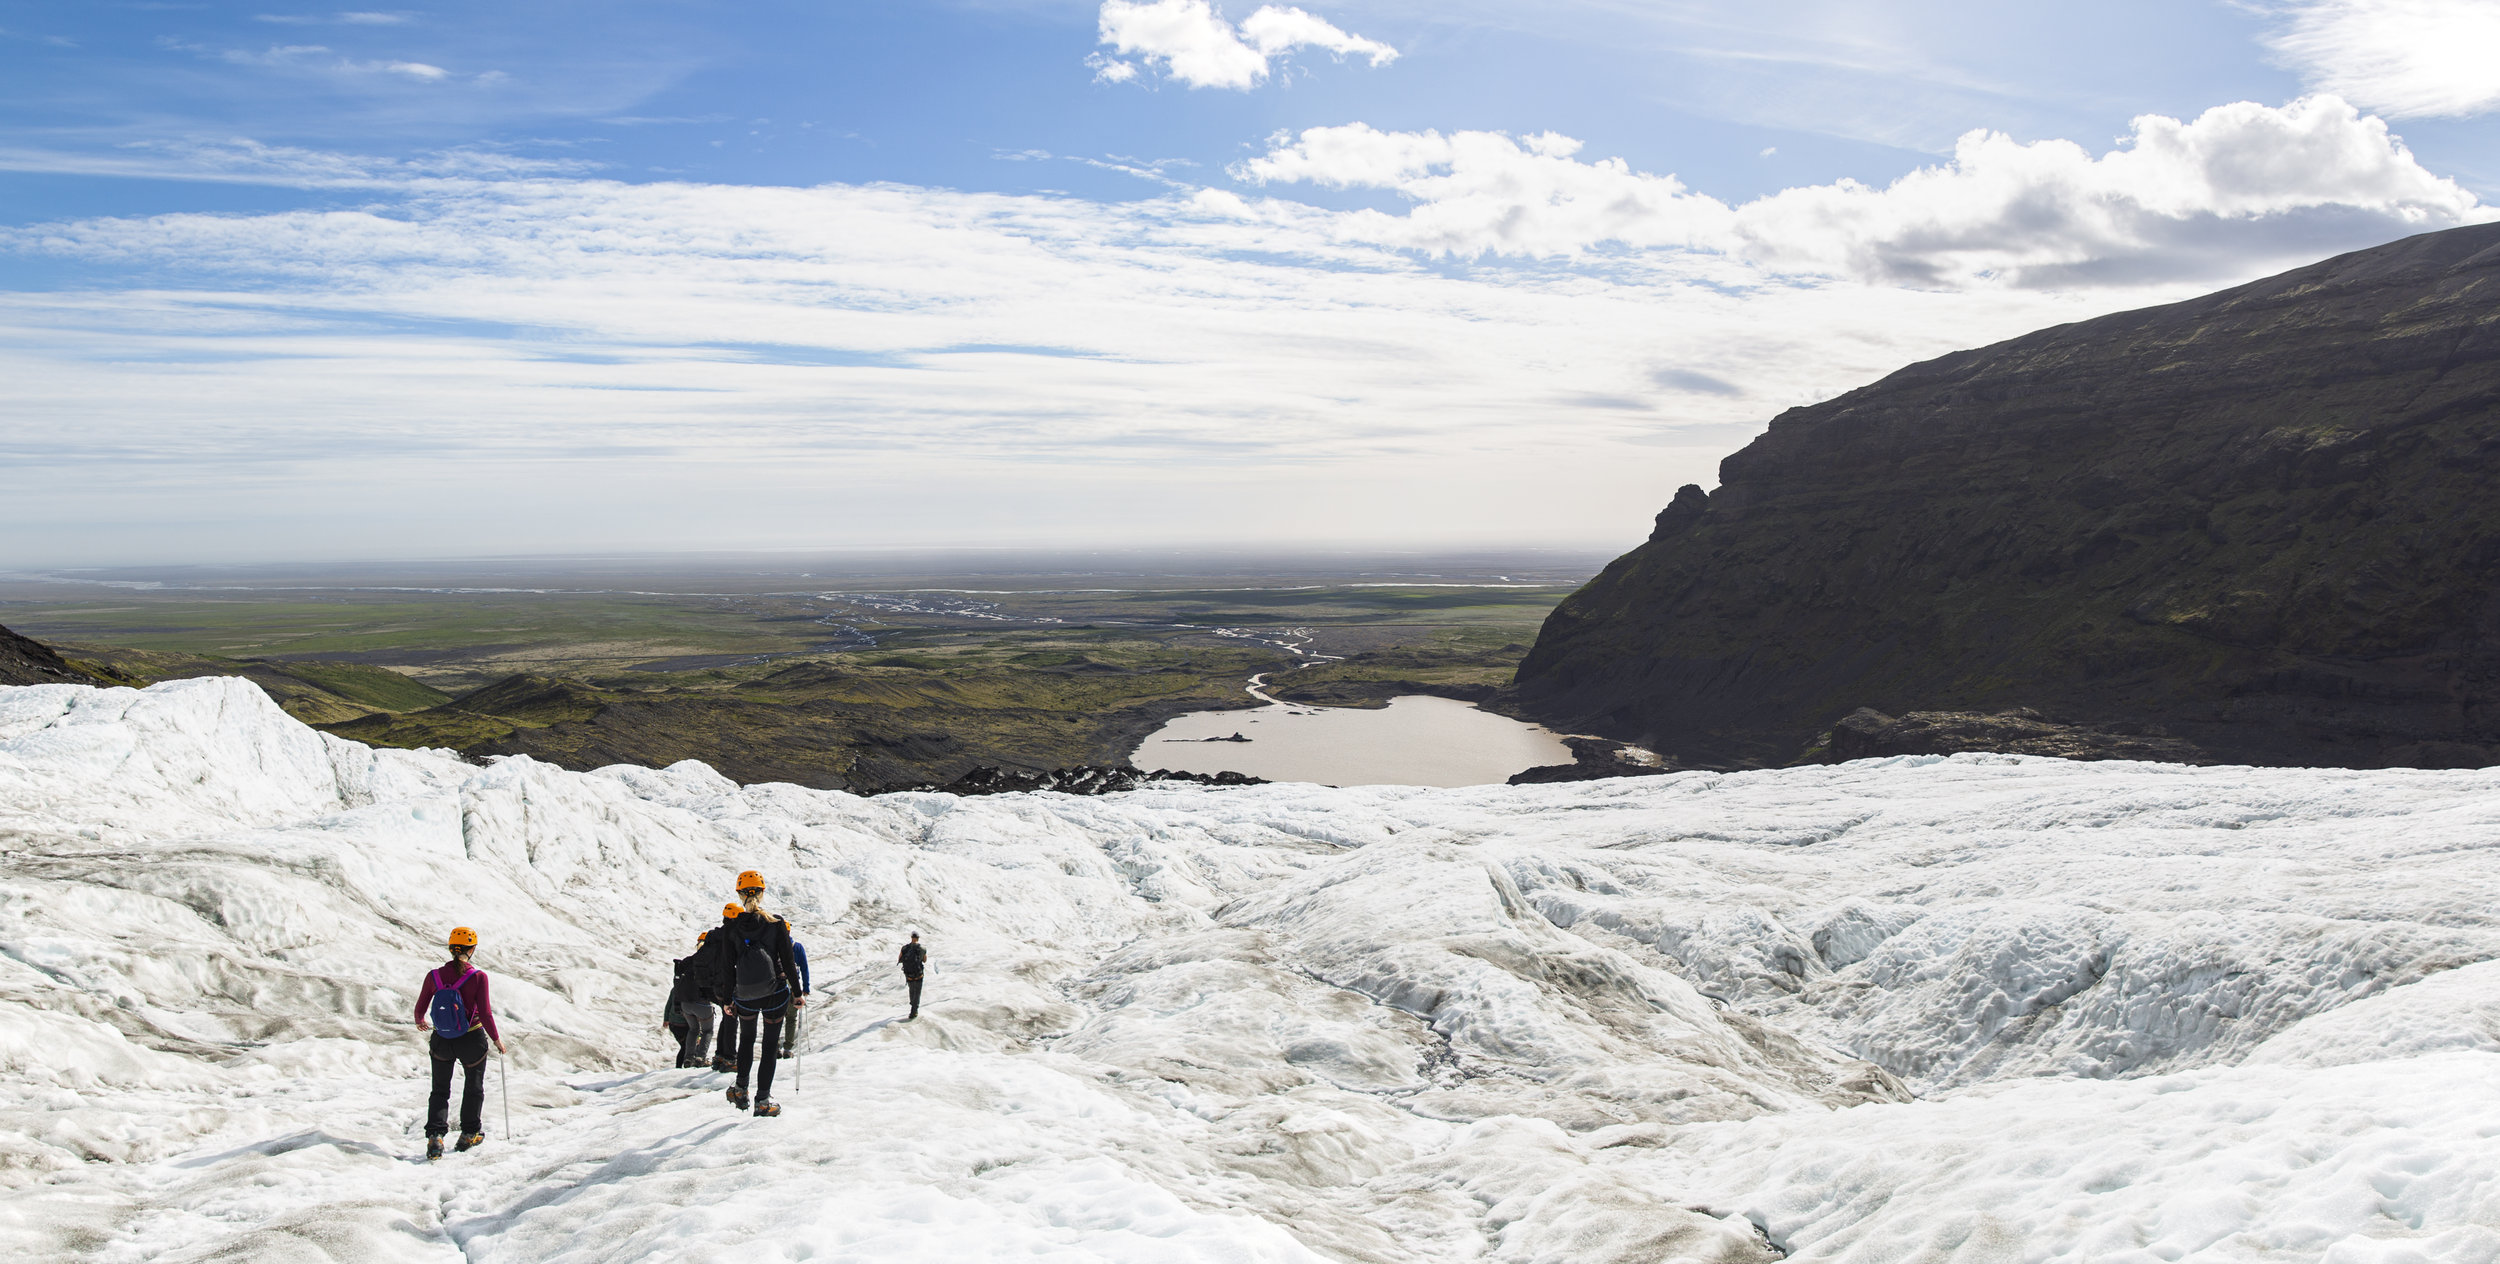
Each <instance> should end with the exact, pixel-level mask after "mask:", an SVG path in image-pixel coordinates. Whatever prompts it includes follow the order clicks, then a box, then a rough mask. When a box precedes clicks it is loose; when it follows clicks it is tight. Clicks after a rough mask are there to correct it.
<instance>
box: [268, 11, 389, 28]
mask: <svg viewBox="0 0 2500 1264" xmlns="http://www.w3.org/2000/svg"><path fill="white" fill-rule="evenodd" d="M253 20H254V21H256V22H274V23H277V24H278V25H281V26H400V25H403V24H405V23H406V22H407V21H408V15H407V14H405V13H374V12H351V13H262V14H256V15H254V17H253Z"/></svg>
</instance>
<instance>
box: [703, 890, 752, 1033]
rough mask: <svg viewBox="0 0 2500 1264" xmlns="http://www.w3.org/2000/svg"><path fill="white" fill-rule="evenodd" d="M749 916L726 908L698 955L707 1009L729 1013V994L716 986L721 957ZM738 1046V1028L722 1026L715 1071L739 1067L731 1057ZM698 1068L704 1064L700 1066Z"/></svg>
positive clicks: (734, 907)
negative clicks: (740, 921)
mask: <svg viewBox="0 0 2500 1264" xmlns="http://www.w3.org/2000/svg"><path fill="white" fill-rule="evenodd" d="M745 914H746V909H745V908H744V907H742V906H740V905H737V904H724V905H722V906H721V910H720V925H718V926H715V927H713V928H712V929H711V931H710V932H709V933H710V935H711V938H710V939H709V940H707V941H705V942H704V945H703V950H702V951H701V952H698V953H696V954H695V956H696V958H697V960H698V961H699V963H700V964H698V965H697V966H696V967H695V978H696V979H697V980H698V984H699V986H700V987H701V988H702V990H703V1001H704V1004H706V1005H709V1006H713V1007H718V1008H722V1009H726V1008H727V1007H728V1005H729V994H728V993H727V992H722V991H717V990H715V989H714V987H713V985H714V984H715V983H716V982H718V981H719V977H720V972H721V968H722V963H721V960H720V956H721V954H722V953H723V952H725V951H727V950H728V947H729V937H728V935H727V934H726V933H725V932H727V931H728V929H729V928H730V927H732V926H735V925H737V924H738V919H739V918H740V917H742V916H744V915H745ZM737 1044H738V1024H736V1023H722V1024H721V1025H720V1045H719V1047H717V1048H715V1049H713V1050H712V1069H713V1070H715V1071H728V1070H730V1069H732V1068H733V1067H735V1066H737V1061H736V1060H735V1059H734V1058H733V1057H731V1055H732V1054H734V1053H735V1052H737ZM698 1065H700V1064H699V1063H698Z"/></svg>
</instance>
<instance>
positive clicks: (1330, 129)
mask: <svg viewBox="0 0 2500 1264" xmlns="http://www.w3.org/2000/svg"><path fill="white" fill-rule="evenodd" d="M2494 66H2500V6H2495V5H2494V4H2493V3H2491V2H2490V0H2283V2H2281V3H2253V2H2251V3H2198V2H2195V0H2174V2H2173V3H2166V4H2154V3H2109V4H2103V5H2098V6H2046V5H2008V4H2003V3H1997V4H1977V3H1904V4H1868V3H1837V2H1833V3H1822V2H1797V3H1779V4H1765V3H1754V4H1738V3H1700V2H1696V3H1647V4H1644V3H1632V2H1629V0H1580V2H1564V3H1551V4H1543V5H1534V6H1523V5H1517V4H1496V3H1476V2H1475V0H1453V2H1445V3H1433V4H1425V3H1408V2H1406V0H1359V2H1348V3H1335V4H1331V3H1318V4H1311V5H1306V6H1301V7H1293V6H1282V5H1251V4H1239V3H1234V4H1225V5H1212V4H1209V3H1206V0H1151V2H1144V0H1108V2H1103V0H1087V2H1081V3H1080V2H1063V0H996V2H993V3H963V4H944V3H928V4H865V3H828V2H819V3H798V2H795V0H778V2H776V0H766V2H761V3H756V2H747V3H620V2H615V0H607V2H602V3H534V4H524V5H512V4H501V5H485V4H430V5H426V6H424V7H412V8H370V9H365V8H332V7H323V8H299V7H288V6H272V5H263V4H224V3H199V4H184V3H112V2H110V0H97V2H94V3H81V4H75V5H72V4H60V3H40V4H38V3H0V112H4V114H5V119H6V125H7V130H6V134H5V136H4V137H0V370H5V371H7V372H9V373H10V374H11V376H12V378H13V380H15V381H17V382H19V383H20V384H21V387H20V389H19V390H18V391H17V392H15V393H14V395H13V398H11V399H9V400H7V401H0V410H4V411H0V424H5V426H6V432H5V437H0V459H5V460H6V461H7V463H8V464H9V466H11V467H12V468H13V469H14V470H16V471H17V473H18V481H19V482H20V484H21V486H23V487H25V488H26V489H27V492H26V494H23V495H17V496H13V497H11V498H10V503H11V505H12V506H13V507H10V508H0V536H5V539H6V540H7V543H6V544H0V561H7V562H9V563H12V564H20V565H47V564H65V563H76V562H86V561H188V560H210V559H219V558H232V559H275V558H282V557H302V556H364V555H382V554H405V553H410V552H424V553H436V554H471V553H493V552H525V551H543V550H566V549H580V550H601V549H615V548H665V547H685V548H698V547H701V548H709V547H779V546H789V547H809V546H822V545H826V544H833V543H857V544H898V545H901V544H929V543H962V544H996V543H1017V542H1028V543H1036V544H1045V543H1046V544H1084V543H1134V542H1139V541H1167V540H1183V539H1186V540H1190V541H1224V542H1232V543H1251V544H1256V543H1278V544H1310V543H1330V542H1346V543H1366V544H1379V543H1390V544H1399V545H1405V544H1414V545H1418V546H1428V545H1433V544H1462V543H1464V544H1482V543H1513V544H1573V545H1590V544H1595V545H1601V546H1609V545H1617V544H1621V545H1628V544H1630V543H1632V542H1634V541H1636V540H1637V539H1638V538H1639V536H1640V535H1641V533H1642V527H1643V526H1644V525H1645V519H1646V517H1647V516H1648V515H1649V514H1651V513H1654V512H1655V510H1656V507H1657V506H1658V505H1660V504H1663V503H1664V501H1665V499H1666V498H1667V496H1668V495H1669V494H1671V493H1672V490H1673V488H1674V486H1675V485H1676V484H1678V483H1680V482H1684V481H1698V482H1701V483H1703V484H1705V485H1708V484H1710V483H1712V482H1713V481H1714V479H1713V478H1712V476H1711V470H1712V467H1713V466H1714V465H1715V462H1716V460H1717V458H1718V457H1719V456H1722V455H1724V454H1725V453H1726V452H1728V451H1730V450H1733V449H1734V448H1735V447H1737V446H1740V445H1741V444H1742V443H1743V442H1744V441H1745V439H1747V438H1749V437H1750V435H1751V434H1752V433H1755V432H1757V431H1758V430H1759V428H1760V425H1761V424H1762V423H1763V422H1765V421H1767V420H1768V419H1769V417H1770V416H1771V415H1772V414H1773V413H1775V412H1777V411H1778V410H1779V409H1780V408H1783V407H1787V406H1790V405H1793V404H1797V403H1804V402H1810V401H1811V400H1813V399H1816V398H1821V397H1825V396H1827V395H1829V394H1831V393H1833V392H1836V391H1838V390H1843V389H1847V388H1848V387H1850V386H1854V385H1858V384H1861V383H1863V382H1865V381H1867V380H1871V379H1872V378H1874V377H1877V376H1880V375H1881V374H1882V373H1884V372H1886V371H1889V370H1890V369H1892V368H1895V367H1898V366H1899V365H1900V364H1901V363H1904V362H1907V361H1909V360H1912V359H1917V358H1922V357H1924V356H1927V355H1933V354H1936V353H1939V352H1942V351H1945V350H1950V349H1953V348H1955V347H1959V346H1965V345H1971V344H1974V343H1980V342H1985V341H1990V340H1993V339H1995V338H1999V337H2004V336H2009V335H2011V334H2014V333H2018V332H2021V331H2023V330H2025V329H2028V328H2032V327H2036V326H2038V325H2040V324H2046V323H2052V322H2054V321H2057V320H2065V319H2073V318H2075V317H2077V316H2082V315H2089V314H2093V313H2096V312H2100V311H2107V310H2115V309H2118V308H2123V307H2129V306H2138V305H2142V304H2144V303H2147V302H2157V301H2163V300H2166V299H2171V298H2176V297H2184V296H2185V295H2187V294H2191V293H2195V292H2200V291H2201V290H2204V289H2209V288H2212V287H2214V286H2216V285H2219V284H2223V283H2228V282H2231V281H2236V280H2241V279H2247V278H2250V277H2254V276H2257V275H2262V274H2264V273H2266V272H2269V271H2273V270H2277V269H2279V268H2281V267H2284V266H2290V265H2292V264H2296V263H2299V262H2304V261H2307V260H2309V259H2314V258H2318V257H2322V256H2324V255H2326V254H2330V253H2334V252H2335V251H2337V250H2341V249H2349V248H2354V247H2357V246H2362V245H2368V244H2374V243H2375V242H2378V241H2384V240H2388V239H2391V238H2393V237H2395V236H2401V235H2404V234H2405V233H2408V232H2415V231H2424V230H2427V229H2434V228H2439V227H2447V226H2452V225H2454V224H2458V223H2465V222H2471V221H2475V220H2479V219H2482V218H2485V217H2487V215H2488V213H2489V212H2488V210H2487V204H2488V203H2489V202H2491V201H2492V200H2494V199H2495V198H2500V141H2495V138H2494V136H2495V129H2493V128H2492V127H2491V125H2490V119H2489V117H2488V115H2489V111H2490V110H2491V109H2492V108H2493V107H2494V106H2495V104H2500V71H2495V70H2494V69H2493V67H2494Z"/></svg>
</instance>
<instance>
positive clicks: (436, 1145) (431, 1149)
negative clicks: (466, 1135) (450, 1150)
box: [425, 1137, 443, 1163]
mask: <svg viewBox="0 0 2500 1264" xmlns="http://www.w3.org/2000/svg"><path fill="white" fill-rule="evenodd" d="M441 1157H443V1139H442V1138H441V1137H427V1138H426V1139H425V1161H426V1162H428V1163H431V1162H433V1161H434V1160H436V1159H439V1158H441Z"/></svg>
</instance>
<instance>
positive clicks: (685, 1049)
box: [677, 1001, 720, 1067]
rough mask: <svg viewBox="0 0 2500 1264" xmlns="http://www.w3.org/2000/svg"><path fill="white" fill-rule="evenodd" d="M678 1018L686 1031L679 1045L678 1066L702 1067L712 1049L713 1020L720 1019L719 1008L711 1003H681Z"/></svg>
mask: <svg viewBox="0 0 2500 1264" xmlns="http://www.w3.org/2000/svg"><path fill="white" fill-rule="evenodd" d="M677 1017H678V1019H679V1021H680V1022H681V1023H682V1024H683V1025H684V1026H685V1029H686V1034H685V1036H684V1037H683V1038H682V1039H680V1040H679V1041H678V1043H677V1065H679V1066H681V1067H699V1066H702V1065H703V1064H704V1062H705V1061H706V1060H707V1059H706V1058H705V1056H704V1055H705V1053H706V1052H707V1051H709V1050H710V1049H711V1047H712V1020H713V1019H715V1018H718V1017H720V1010H719V1008H718V1007H716V1006H714V1005H713V1004H712V1003H711V1002H709V1001H679V1002H678V1003H677Z"/></svg>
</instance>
